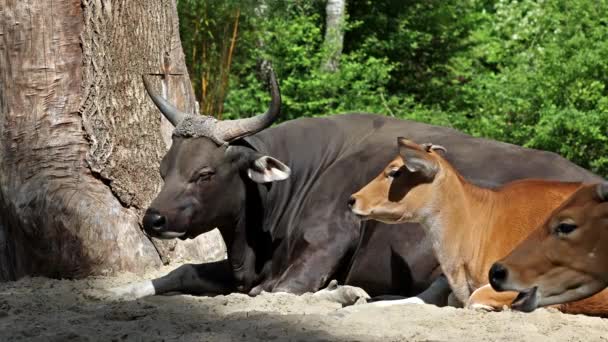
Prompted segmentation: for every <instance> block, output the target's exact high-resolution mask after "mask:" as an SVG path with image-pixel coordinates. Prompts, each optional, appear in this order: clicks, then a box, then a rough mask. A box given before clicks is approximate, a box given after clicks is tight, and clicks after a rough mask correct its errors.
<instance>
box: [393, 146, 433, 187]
mask: <svg viewBox="0 0 608 342" xmlns="http://www.w3.org/2000/svg"><path fill="white" fill-rule="evenodd" d="M397 144H398V145H399V155H400V156H401V158H403V163H404V164H405V168H407V170H408V171H410V172H418V173H420V174H422V175H424V176H425V177H426V178H429V179H432V178H434V177H435V174H437V170H438V169H439V165H438V164H437V162H436V161H435V160H433V159H432V158H431V157H430V156H429V155H428V154H429V153H428V152H427V151H426V149H425V148H424V146H421V145H418V144H416V143H415V142H413V141H411V140H408V139H405V138H401V137H399V138H397Z"/></svg>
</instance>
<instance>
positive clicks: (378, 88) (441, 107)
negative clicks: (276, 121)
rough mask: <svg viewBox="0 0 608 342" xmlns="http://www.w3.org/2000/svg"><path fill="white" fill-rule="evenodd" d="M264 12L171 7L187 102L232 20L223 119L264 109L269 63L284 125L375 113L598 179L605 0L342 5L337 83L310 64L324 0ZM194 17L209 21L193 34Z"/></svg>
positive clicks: (227, 6) (604, 159) (250, 7)
mask: <svg viewBox="0 0 608 342" xmlns="http://www.w3.org/2000/svg"><path fill="white" fill-rule="evenodd" d="M264 3H265V4H266V6H265V7H264V10H263V11H262V13H261V12H260V2H253V1H251V2H245V1H228V2H221V1H209V0H179V2H178V6H179V8H180V19H181V26H180V29H181V33H182V40H183V41H184V47H185V51H186V55H187V56H188V57H187V58H188V60H187V62H188V65H189V68H190V69H191V70H190V75H191V77H192V75H193V74H194V77H193V79H194V83H195V89H196V90H197V93H200V87H199V88H197V87H198V86H197V85H196V84H197V83H196V82H197V80H198V79H200V77H199V76H197V75H199V74H200V73H201V70H203V69H204V68H207V69H206V70H208V71H209V74H210V75H211V74H213V73H214V71H217V75H220V74H221V73H222V72H225V70H226V68H225V66H222V65H225V64H222V62H218V64H217V66H219V67H216V66H213V62H212V61H213V60H214V59H213V58H208V64H207V65H202V64H201V60H200V58H198V59H196V58H192V56H191V51H192V48H193V46H194V45H195V44H198V45H199V46H200V45H201V39H206V40H207V44H208V46H214V47H215V49H216V51H218V52H217V54H216V57H214V58H215V60H218V61H221V60H225V56H226V54H225V51H226V46H228V45H227V44H229V42H230V36H231V35H230V34H226V32H228V33H232V31H231V30H230V28H231V27H232V26H231V25H232V23H233V22H234V19H235V18H234V13H235V10H236V9H238V10H239V11H241V13H242V14H241V19H240V25H239V32H238V41H237V44H236V49H235V51H234V56H233V61H232V66H231V68H230V69H229V74H230V79H229V81H230V82H229V87H228V85H226V87H227V88H228V89H225V93H224V95H225V101H224V99H223V98H221V99H219V100H216V101H219V102H223V103H224V108H223V109H222V111H223V113H224V116H225V117H228V118H237V117H240V116H248V115H252V114H254V113H257V112H262V111H264V110H265V108H266V106H267V101H268V100H269V98H268V95H267V93H266V90H265V89H264V87H263V85H262V82H261V77H259V75H258V74H259V64H260V62H261V61H262V60H269V61H271V62H272V63H273V66H274V68H275V70H276V72H277V75H278V77H279V80H280V85H281V91H282V95H283V116H282V119H283V120H287V119H294V118H298V117H304V116H317V115H329V114H335V113H341V112H348V111H369V112H376V113H381V114H385V115H392V116H398V117H403V118H409V119H414V120H418V121H424V122H430V123H433V124H440V125H446V126H453V127H455V128H458V129H460V130H463V131H465V132H468V133H470V134H473V135H478V136H485V137H490V138H494V139H498V140H503V141H508V142H512V143H516V144H519V145H524V146H528V147H534V148H540V149H546V150H551V151H555V152H558V153H560V154H562V155H563V156H565V157H567V158H569V159H571V160H572V161H574V162H576V163H578V164H579V165H581V166H583V167H586V168H589V169H591V170H593V171H595V172H598V173H600V174H602V175H604V176H607V175H608V144H607V143H606V139H607V135H608V97H607V92H608V90H607V83H608V17H607V16H606V15H605V14H606V13H608V0H570V1H565V0H535V1H532V0H519V1H507V0H497V1H489V0H460V1H457V0H441V1H440V0H406V1H403V0H374V1H372V0H360V1H355V0H350V1H347V13H348V17H347V18H346V34H345V39H344V51H343V54H342V57H341V62H340V69H339V70H338V71H337V72H335V73H331V72H326V71H323V69H322V68H321V65H322V61H323V58H324V56H325V54H326V53H327V52H326V51H324V44H323V38H324V32H325V28H324V23H325V17H324V15H325V12H324V11H325V1H322V0H314V1H304V0H292V1H278V0H267V1H265V2H264ZM205 6H206V7H205ZM256 6H257V7H256ZM197 11H198V12H197ZM201 11H203V12H201ZM204 11H206V12H204ZM200 13H203V14H204V13H207V14H206V17H207V18H208V17H211V16H210V15H209V13H214V15H213V17H214V20H213V21H209V20H207V21H206V22H199V23H198V24H197V20H200ZM184 18H186V19H184ZM203 23H204V25H203ZM196 25H198V28H197V26H196ZM197 30H198V31H197ZM205 37H206V38H205ZM227 42H228V43H227ZM213 44H215V45H213ZM222 51H224V52H222ZM199 56H200V55H199ZM222 56H223V57H222ZM209 63H210V64H209ZM222 68H223V69H222ZM222 70H224V71H222ZM197 77H199V78H197ZM213 77H219V76H213ZM219 95H221V94H219ZM219 95H218V96H219ZM208 96H210V97H213V96H214V95H213V94H212V93H210V95H208ZM199 98H200V96H199ZM208 100H209V99H208ZM212 101H213V100H212ZM220 109H221V108H220Z"/></svg>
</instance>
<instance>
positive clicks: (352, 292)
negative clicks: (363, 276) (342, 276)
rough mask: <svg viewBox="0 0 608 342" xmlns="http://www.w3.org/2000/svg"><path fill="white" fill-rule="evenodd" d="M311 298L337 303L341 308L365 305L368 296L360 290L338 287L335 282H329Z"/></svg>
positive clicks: (350, 287) (351, 287)
mask: <svg viewBox="0 0 608 342" xmlns="http://www.w3.org/2000/svg"><path fill="white" fill-rule="evenodd" d="M312 296H313V297H315V298H319V299H323V300H327V301H330V302H334V303H339V304H341V305H342V306H343V307H344V306H350V305H358V304H365V303H367V300H368V299H369V298H370V296H369V295H368V294H367V292H365V290H363V289H362V288H359V287H355V286H349V285H342V286H340V285H338V282H337V281H336V280H332V281H330V282H329V285H327V287H326V288H324V289H322V290H319V291H317V292H315V293H313V294H312Z"/></svg>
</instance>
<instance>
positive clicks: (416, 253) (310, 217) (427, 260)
mask: <svg viewBox="0 0 608 342" xmlns="http://www.w3.org/2000/svg"><path fill="white" fill-rule="evenodd" d="M400 136H403V137H406V138H408V139H411V140H413V141H416V142H419V143H425V142H432V143H434V144H439V145H443V146H444V147H446V148H447V150H448V152H447V155H446V158H447V159H448V160H449V161H450V162H451V163H452V164H453V165H454V166H455V167H456V168H457V169H458V170H459V171H460V172H461V173H462V174H463V176H464V177H465V178H466V179H467V180H469V181H471V182H472V183H474V184H477V185H481V186H486V187H498V186H500V185H502V184H505V183H507V182H510V181H513V180H517V179H522V178H540V179H552V180H563V181H583V182H590V181H594V180H595V181H597V180H599V179H600V178H599V177H597V176H595V175H594V174H592V173H591V172H589V171H587V170H585V169H583V168H580V167H579V166H577V165H575V164H573V163H571V162H569V161H567V160H566V159H564V158H562V157H560V156H558V155H556V154H553V153H550V152H544V151H538V150H533V149H527V148H523V147H519V146H515V145H511V144H506V143H501V142H497V141H493V140H488V139H481V138H475V137H471V136H469V135H466V134H463V133H460V132H458V131H456V130H453V129H450V128H446V127H438V126H432V125H427V124H423V123H418V122H413V121H407V120H399V119H395V118H390V117H386V116H380V115H373V114H344V115H334V116H331V117H325V118H306V119H298V120H292V121H288V122H285V123H282V124H280V125H277V126H275V127H272V128H270V129H267V130H265V131H262V132H261V133H259V134H256V135H255V136H254V137H252V138H249V139H248V140H249V141H250V142H251V143H252V145H254V146H255V147H256V148H258V149H260V150H262V151H261V152H264V153H267V154H269V155H272V156H274V157H276V158H278V159H279V160H281V161H283V162H284V163H286V164H287V165H289V166H290V168H291V169H292V175H291V177H290V181H288V182H279V183H276V184H273V187H274V190H273V191H274V193H275V194H277V196H276V198H274V199H273V202H274V203H276V204H277V205H276V206H275V207H274V208H272V209H271V210H272V211H273V213H272V214H271V215H268V216H269V217H270V220H271V221H272V222H269V225H270V226H271V227H273V228H270V230H271V231H273V233H274V234H276V235H281V236H282V238H283V239H284V241H288V240H293V239H298V238H300V237H301V236H302V235H303V234H304V233H305V232H306V231H307V230H308V229H311V227H315V229H319V227H321V228H322V229H326V230H328V231H332V232H334V231H336V230H339V229H342V230H344V231H348V230H351V231H355V232H358V230H359V228H360V224H361V223H360V221H358V220H357V219H356V218H354V217H353V215H352V214H351V213H350V211H349V210H348V207H347V205H346V203H347V200H348V198H349V196H350V195H351V194H352V193H353V192H355V191H356V190H358V189H360V188H361V187H362V186H364V185H365V184H367V183H368V182H369V181H370V180H371V179H373V178H374V177H375V176H377V174H378V173H379V172H380V171H381V170H382V169H383V167H384V166H385V165H386V164H387V163H388V162H389V161H390V160H391V159H392V158H394V156H395V155H396V154H397V137H400ZM365 225H367V226H368V227H364V228H365V230H364V239H361V241H359V239H358V234H344V235H342V236H343V238H345V239H349V240H351V241H349V243H350V244H351V247H352V250H354V254H353V258H352V260H351V261H348V260H345V264H344V265H345V267H347V268H348V269H347V270H343V271H344V272H341V274H342V276H343V278H344V279H348V280H349V281H350V283H351V284H353V285H362V287H364V288H366V289H370V288H373V290H371V291H370V292H371V294H372V295H375V294H394V293H395V292H396V288H400V289H401V290H402V291H399V292H402V293H409V292H410V291H408V289H405V290H404V289H403V287H404V286H407V285H409V287H413V284H414V283H419V284H424V283H425V282H428V281H429V280H430V277H431V275H432V274H433V271H434V270H435V269H436V267H437V265H438V264H437V262H436V260H435V259H434V257H433V254H432V251H431V248H430V245H429V244H428V243H427V241H426V239H425V238H424V235H423V234H421V229H420V227H419V226H416V225H410V226H409V227H399V228H401V229H399V228H398V227H383V226H384V224H380V223H366V224H365ZM338 238H339V237H338ZM355 247H356V248H355ZM287 264H288V262H286V263H285V265H287ZM395 284H398V285H395ZM404 284H405V285H404Z"/></svg>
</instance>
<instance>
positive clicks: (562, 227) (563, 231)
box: [555, 223, 578, 235]
mask: <svg viewBox="0 0 608 342" xmlns="http://www.w3.org/2000/svg"><path fill="white" fill-rule="evenodd" d="M576 228H578V226H577V225H575V224H570V223H560V224H559V225H558V226H557V227H555V233H556V234H558V235H567V234H570V233H572V232H573V231H574V230H575V229H576Z"/></svg>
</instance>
